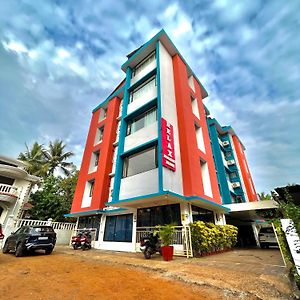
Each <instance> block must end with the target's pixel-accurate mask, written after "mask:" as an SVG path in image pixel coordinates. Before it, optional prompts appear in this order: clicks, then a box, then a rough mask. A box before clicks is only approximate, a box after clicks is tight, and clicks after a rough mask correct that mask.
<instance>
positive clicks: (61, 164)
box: [44, 140, 74, 176]
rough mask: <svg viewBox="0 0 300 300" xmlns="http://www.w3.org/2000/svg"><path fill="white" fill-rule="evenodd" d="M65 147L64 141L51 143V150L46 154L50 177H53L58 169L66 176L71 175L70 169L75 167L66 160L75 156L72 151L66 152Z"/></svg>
mask: <svg viewBox="0 0 300 300" xmlns="http://www.w3.org/2000/svg"><path fill="white" fill-rule="evenodd" d="M65 147H66V144H63V141H62V140H55V141H54V142H51V141H50V143H49V148H48V149H47V150H46V151H45V152H44V155H45V157H46V162H47V165H48V175H53V174H54V171H55V170H56V169H57V168H59V169H60V170H62V172H63V174H64V175H66V176H68V175H69V174H70V168H72V167H73V164H72V163H70V162H66V160H67V159H68V158H70V157H71V156H73V155H74V154H73V152H71V151H68V152H64V149H65Z"/></svg>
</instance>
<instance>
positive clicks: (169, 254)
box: [161, 246, 174, 261]
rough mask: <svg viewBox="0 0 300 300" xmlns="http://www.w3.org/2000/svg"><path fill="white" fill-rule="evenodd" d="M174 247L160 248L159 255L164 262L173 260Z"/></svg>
mask: <svg viewBox="0 0 300 300" xmlns="http://www.w3.org/2000/svg"><path fill="white" fill-rule="evenodd" d="M173 253H174V247H173V246H162V247H161V254H162V257H163V259H164V260H165V261H169V260H172V259H173Z"/></svg>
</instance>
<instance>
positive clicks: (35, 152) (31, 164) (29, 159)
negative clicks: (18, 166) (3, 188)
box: [18, 142, 48, 177]
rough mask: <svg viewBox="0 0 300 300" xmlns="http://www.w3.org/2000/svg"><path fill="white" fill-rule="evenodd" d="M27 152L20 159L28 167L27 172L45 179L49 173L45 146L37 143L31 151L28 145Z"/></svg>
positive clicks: (21, 154)
mask: <svg viewBox="0 0 300 300" xmlns="http://www.w3.org/2000/svg"><path fill="white" fill-rule="evenodd" d="M25 146H26V151H25V152H21V153H20V154H19V157H18V159H19V160H21V161H23V162H24V163H25V164H26V165H27V167H26V171H27V172H28V173H29V174H31V175H35V176H39V177H45V176H46V174H47V171H48V165H47V163H46V160H45V154H44V153H45V149H44V148H43V145H41V144H39V143H37V142H35V143H34V144H33V145H32V148H31V149H29V147H28V146H27V144H25Z"/></svg>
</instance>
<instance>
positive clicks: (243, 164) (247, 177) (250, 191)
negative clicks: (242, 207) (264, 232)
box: [232, 135, 258, 202]
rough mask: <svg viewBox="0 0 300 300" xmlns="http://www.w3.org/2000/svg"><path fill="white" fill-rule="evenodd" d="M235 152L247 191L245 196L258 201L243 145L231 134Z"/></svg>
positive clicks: (252, 200)
mask: <svg viewBox="0 0 300 300" xmlns="http://www.w3.org/2000/svg"><path fill="white" fill-rule="evenodd" d="M232 140H233V144H234V148H235V152H236V155H237V158H238V162H239V166H240V169H241V173H242V177H243V181H244V185H245V189H246V192H247V196H248V199H249V201H250V202H254V201H258V197H257V194H256V191H255V187H254V184H253V180H252V177H251V174H250V171H249V167H248V164H247V159H246V156H245V153H244V150H243V146H242V144H241V143H240V141H239V139H238V137H237V136H236V135H233V136H232Z"/></svg>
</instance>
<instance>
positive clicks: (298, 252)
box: [280, 219, 300, 275]
mask: <svg viewBox="0 0 300 300" xmlns="http://www.w3.org/2000/svg"><path fill="white" fill-rule="evenodd" d="M280 221H281V227H282V230H283V232H284V233H285V237H286V240H287V242H288V245H289V248H290V251H291V254H292V257H293V260H294V263H295V266H296V269H297V272H298V275H300V239H299V236H298V233H297V230H296V227H295V224H294V222H293V221H292V220H291V219H281V220H280Z"/></svg>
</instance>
